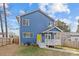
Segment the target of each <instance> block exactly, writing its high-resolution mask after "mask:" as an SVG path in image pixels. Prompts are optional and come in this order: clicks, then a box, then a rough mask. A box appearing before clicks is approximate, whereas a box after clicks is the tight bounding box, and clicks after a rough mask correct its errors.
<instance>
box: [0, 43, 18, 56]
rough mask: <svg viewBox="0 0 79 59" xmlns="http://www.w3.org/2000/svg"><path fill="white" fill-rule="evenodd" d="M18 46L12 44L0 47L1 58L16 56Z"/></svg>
mask: <svg viewBox="0 0 79 59" xmlns="http://www.w3.org/2000/svg"><path fill="white" fill-rule="evenodd" d="M18 47H19V46H18V45H17V44H11V45H6V46H1V47H0V56H15V55H16V51H17V49H18Z"/></svg>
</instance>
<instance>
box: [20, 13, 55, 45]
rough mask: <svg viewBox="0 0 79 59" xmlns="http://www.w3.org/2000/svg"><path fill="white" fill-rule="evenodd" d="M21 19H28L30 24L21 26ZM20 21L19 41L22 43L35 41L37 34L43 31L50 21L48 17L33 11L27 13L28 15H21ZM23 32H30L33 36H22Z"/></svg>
mask: <svg viewBox="0 0 79 59" xmlns="http://www.w3.org/2000/svg"><path fill="white" fill-rule="evenodd" d="M23 19H29V22H30V25H29V26H22V23H21V22H22V20H23ZM20 23H21V24H20V38H21V39H20V40H21V41H20V42H21V43H23V44H25V43H32V44H34V43H35V42H36V36H37V34H38V33H40V32H42V31H44V30H45V29H46V28H47V27H48V25H49V23H50V19H49V18H48V17H46V16H45V15H43V14H42V13H40V12H35V13H32V14H29V15H25V16H22V17H21V21H20ZM53 24H54V23H53ZM23 32H32V33H33V37H32V38H24V37H23Z"/></svg>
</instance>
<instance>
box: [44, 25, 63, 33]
mask: <svg viewBox="0 0 79 59" xmlns="http://www.w3.org/2000/svg"><path fill="white" fill-rule="evenodd" d="M54 28H57V29H58V30H60V31H61V32H63V30H61V29H60V28H58V27H56V26H54V27H51V28H50V29H48V30H46V31H43V33H44V32H52V31H50V30H51V29H54Z"/></svg>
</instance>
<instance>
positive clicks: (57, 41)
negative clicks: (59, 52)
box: [45, 39, 61, 46]
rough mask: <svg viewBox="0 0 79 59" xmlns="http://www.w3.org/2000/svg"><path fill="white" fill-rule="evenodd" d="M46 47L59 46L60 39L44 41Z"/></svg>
mask: <svg viewBox="0 0 79 59" xmlns="http://www.w3.org/2000/svg"><path fill="white" fill-rule="evenodd" d="M45 44H46V45H52V46H55V45H61V39H48V41H45Z"/></svg>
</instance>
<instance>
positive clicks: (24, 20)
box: [22, 19, 30, 26]
mask: <svg viewBox="0 0 79 59" xmlns="http://www.w3.org/2000/svg"><path fill="white" fill-rule="evenodd" d="M22 25H23V26H29V25H30V24H29V19H23V20H22Z"/></svg>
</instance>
